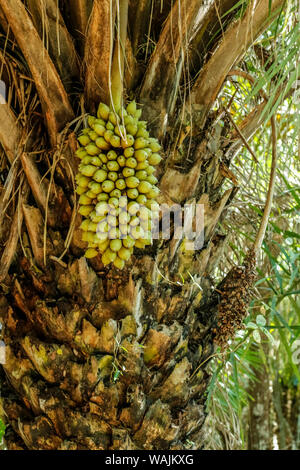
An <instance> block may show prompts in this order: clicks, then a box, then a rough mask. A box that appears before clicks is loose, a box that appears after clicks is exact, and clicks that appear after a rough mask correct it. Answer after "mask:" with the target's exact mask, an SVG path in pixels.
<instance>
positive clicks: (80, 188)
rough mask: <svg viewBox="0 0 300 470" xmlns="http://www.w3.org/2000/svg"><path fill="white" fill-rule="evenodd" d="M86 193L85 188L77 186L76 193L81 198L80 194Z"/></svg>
mask: <svg viewBox="0 0 300 470" xmlns="http://www.w3.org/2000/svg"><path fill="white" fill-rule="evenodd" d="M85 192H86V188H83V187H82V186H77V188H76V193H77V194H78V195H79V196H81V194H84V193H85Z"/></svg>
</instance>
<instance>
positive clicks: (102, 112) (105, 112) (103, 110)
mask: <svg viewBox="0 0 300 470" xmlns="http://www.w3.org/2000/svg"><path fill="white" fill-rule="evenodd" d="M109 113H110V109H109V107H108V106H107V105H106V104H104V103H100V104H99V107H98V111H97V117H98V118H102V119H104V121H107V120H108V117H109Z"/></svg>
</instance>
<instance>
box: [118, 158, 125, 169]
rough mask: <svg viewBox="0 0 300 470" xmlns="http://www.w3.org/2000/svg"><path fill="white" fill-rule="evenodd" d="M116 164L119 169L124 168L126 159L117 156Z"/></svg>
mask: <svg viewBox="0 0 300 470" xmlns="http://www.w3.org/2000/svg"><path fill="white" fill-rule="evenodd" d="M117 162H118V164H119V165H120V166H121V167H123V166H125V162H126V158H125V157H124V155H119V156H118V158H117Z"/></svg>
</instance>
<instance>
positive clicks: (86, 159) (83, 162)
mask: <svg viewBox="0 0 300 470" xmlns="http://www.w3.org/2000/svg"><path fill="white" fill-rule="evenodd" d="M93 158H94V157H91V156H90V155H87V156H86V157H84V158H83V159H82V160H81V165H89V164H90V163H91V161H92V160H93Z"/></svg>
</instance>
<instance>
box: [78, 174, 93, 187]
mask: <svg viewBox="0 0 300 470" xmlns="http://www.w3.org/2000/svg"><path fill="white" fill-rule="evenodd" d="M90 181H91V180H90V178H88V177H87V176H83V175H79V178H78V181H77V184H78V186H82V187H83V188H87V187H88V184H89V182H90Z"/></svg>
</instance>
